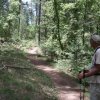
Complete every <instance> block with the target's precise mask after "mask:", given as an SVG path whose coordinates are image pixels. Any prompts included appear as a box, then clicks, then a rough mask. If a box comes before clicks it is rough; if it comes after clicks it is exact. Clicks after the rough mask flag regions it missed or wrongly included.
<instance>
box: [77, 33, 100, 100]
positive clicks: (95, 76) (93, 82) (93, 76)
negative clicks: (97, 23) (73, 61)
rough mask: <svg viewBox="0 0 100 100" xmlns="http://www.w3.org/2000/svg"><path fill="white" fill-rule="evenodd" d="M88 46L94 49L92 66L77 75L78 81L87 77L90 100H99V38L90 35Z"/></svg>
mask: <svg viewBox="0 0 100 100" xmlns="http://www.w3.org/2000/svg"><path fill="white" fill-rule="evenodd" d="M90 44H91V47H92V48H93V49H95V52H94V55H93V59H92V66H91V68H90V69H88V70H87V71H83V72H81V73H80V74H79V75H78V78H79V79H83V78H86V77H89V80H90V81H89V82H90V100H100V36H99V35H96V34H94V35H92V36H91V38H90Z"/></svg>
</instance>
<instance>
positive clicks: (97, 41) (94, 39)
mask: <svg viewBox="0 0 100 100" xmlns="http://www.w3.org/2000/svg"><path fill="white" fill-rule="evenodd" d="M90 44H91V47H93V48H94V49H95V48H97V47H98V46H100V35H96V34H94V35H92V36H91V38H90Z"/></svg>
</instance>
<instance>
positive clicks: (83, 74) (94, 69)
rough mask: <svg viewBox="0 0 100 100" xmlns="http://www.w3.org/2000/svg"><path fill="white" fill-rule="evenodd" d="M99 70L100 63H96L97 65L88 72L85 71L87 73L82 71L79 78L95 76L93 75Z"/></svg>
mask: <svg viewBox="0 0 100 100" xmlns="http://www.w3.org/2000/svg"><path fill="white" fill-rule="evenodd" d="M99 72H100V64H95V66H94V67H92V68H91V69H89V70H88V71H87V72H85V73H84V71H83V72H81V73H80V74H79V75H78V78H79V79H83V78H86V77H90V76H93V75H95V74H96V73H99Z"/></svg>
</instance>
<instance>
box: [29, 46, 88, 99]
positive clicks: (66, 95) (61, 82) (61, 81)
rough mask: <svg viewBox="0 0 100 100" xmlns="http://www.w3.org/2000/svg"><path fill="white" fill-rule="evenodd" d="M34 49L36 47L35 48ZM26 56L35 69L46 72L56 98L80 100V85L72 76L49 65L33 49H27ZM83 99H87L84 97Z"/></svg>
mask: <svg viewBox="0 0 100 100" xmlns="http://www.w3.org/2000/svg"><path fill="white" fill-rule="evenodd" d="M35 49H36V48H35ZM29 52H31V54H29V56H28V58H29V59H30V60H31V62H32V63H33V64H34V65H35V66H36V68H37V69H39V70H41V71H43V72H44V73H46V74H47V75H48V76H49V77H50V78H51V79H52V81H53V83H54V85H55V88H56V90H57V94H58V100H80V85H79V84H78V82H77V81H76V80H75V78H74V77H72V76H70V75H68V74H65V73H63V72H60V71H58V70H57V69H55V68H53V67H52V66H50V65H49V63H48V62H47V61H46V60H45V59H43V58H42V57H38V56H36V54H35V52H34V49H33V52H32V50H31V51H29ZM85 100H89V99H88V98H87V97H85Z"/></svg>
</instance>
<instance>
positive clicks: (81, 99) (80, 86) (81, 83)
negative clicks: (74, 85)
mask: <svg viewBox="0 0 100 100" xmlns="http://www.w3.org/2000/svg"><path fill="white" fill-rule="evenodd" d="M79 82H80V100H82V80H81V79H80V80H79Z"/></svg>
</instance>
